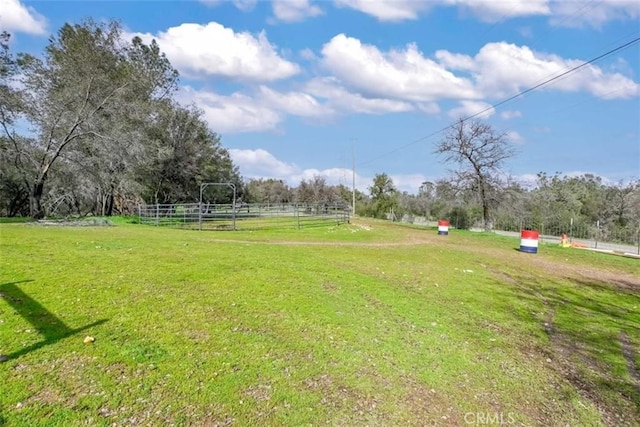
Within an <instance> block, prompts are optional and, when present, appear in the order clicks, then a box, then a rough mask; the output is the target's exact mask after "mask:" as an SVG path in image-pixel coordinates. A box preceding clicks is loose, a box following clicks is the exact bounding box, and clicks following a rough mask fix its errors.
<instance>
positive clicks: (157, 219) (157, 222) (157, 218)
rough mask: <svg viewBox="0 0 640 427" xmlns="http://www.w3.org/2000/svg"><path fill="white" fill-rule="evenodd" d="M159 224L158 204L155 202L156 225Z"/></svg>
mask: <svg viewBox="0 0 640 427" xmlns="http://www.w3.org/2000/svg"><path fill="white" fill-rule="evenodd" d="M159 225H160V205H159V204H157V203H156V227H158V226H159Z"/></svg>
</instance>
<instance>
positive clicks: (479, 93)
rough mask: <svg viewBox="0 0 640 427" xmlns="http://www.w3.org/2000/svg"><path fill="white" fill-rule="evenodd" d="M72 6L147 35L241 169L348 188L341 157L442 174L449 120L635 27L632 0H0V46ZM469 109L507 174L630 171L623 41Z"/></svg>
mask: <svg viewBox="0 0 640 427" xmlns="http://www.w3.org/2000/svg"><path fill="white" fill-rule="evenodd" d="M87 17H92V18H93V19H95V20H105V19H117V20H120V21H121V22H122V24H123V25H124V27H125V28H126V29H127V31H128V34H129V35H134V34H137V35H140V36H141V37H143V39H145V40H147V41H150V40H151V39H153V38H155V39H156V40H157V41H158V43H159V45H160V47H161V48H162V49H163V51H164V52H165V53H166V54H167V56H168V57H169V59H170V60H171V62H172V64H173V65H174V67H176V68H177V69H178V70H179V71H180V74H181V87H180V90H179V93H178V98H179V99H180V100H181V102H184V103H194V104H196V105H197V106H198V107H200V108H201V109H202V110H203V111H204V113H205V118H206V120H207V121H208V123H209V126H210V127H211V129H212V130H214V131H216V132H218V133H219V134H220V135H221V138H222V144H223V146H225V147H226V148H228V149H229V150H230V152H231V154H232V157H233V159H234V161H235V163H236V164H237V165H238V166H239V167H240V171H241V173H242V175H243V176H244V177H245V178H252V177H264V178H277V179H283V180H285V181H286V182H288V183H289V184H291V185H294V186H295V185H297V184H298V183H299V182H300V180H301V179H310V178H312V177H313V176H315V175H320V176H324V177H325V178H326V179H327V181H328V182H330V183H334V184H340V183H341V184H345V185H348V186H350V185H351V180H352V170H351V169H352V163H353V159H354V157H355V169H356V176H357V179H356V185H357V187H358V188H359V189H361V190H364V191H366V189H367V187H368V186H369V185H370V184H371V181H372V178H373V176H374V175H375V174H377V173H382V172H384V173H387V174H388V175H390V176H391V177H392V178H393V180H394V182H395V184H396V185H397V187H399V188H400V189H401V190H403V191H408V192H411V193H415V192H417V189H418V187H419V186H420V183H421V182H423V181H426V180H435V179H438V178H442V177H445V176H446V175H447V170H448V168H449V166H447V165H444V164H442V159H441V158H439V157H438V156H436V155H435V154H433V150H434V146H435V144H436V143H437V141H438V139H439V138H440V137H441V136H442V134H438V133H437V131H439V130H441V129H443V128H446V127H447V126H448V125H449V124H451V123H452V122H453V121H455V119H456V118H458V117H460V116H468V115H471V114H474V113H477V112H478V111H481V110H484V109H486V108H488V107H491V106H492V105H494V104H496V103H498V102H500V101H502V100H503V99H506V98H508V97H510V96H512V95H514V94H517V93H519V92H521V91H523V90H526V89H528V88H530V87H532V86H534V85H536V84H538V83H540V82H542V81H544V80H546V79H548V78H551V77H553V76H555V75H558V74H560V73H562V72H564V71H566V70H568V69H570V68H572V67H575V66H576V65H579V64H581V63H583V62H585V61H588V60H591V59H592V58H595V57H598V56H600V55H601V54H604V53H606V52H608V51H610V50H612V49H614V48H616V47H618V46H620V45H623V44H625V43H627V42H630V41H632V40H634V39H636V38H638V37H640V3H638V1H637V0H615V1H614V0H609V1H606V0H605V1H602V0H600V1H598V0H592V1H556V0H504V1H493V0H430V1H414V0H324V1H314V0H280V1H272V2H268V1H255V0H203V1H52V0H49V1H21V0H0V30H8V31H9V32H10V33H12V35H13V42H12V43H13V44H12V49H13V50H14V51H27V52H31V53H39V52H42V49H43V47H44V46H45V45H46V43H47V41H48V37H49V35H51V34H53V33H55V32H56V31H57V30H58V29H59V28H60V27H61V26H62V25H63V24H64V23H65V22H72V23H75V22H79V21H81V20H82V19H83V18H87ZM483 120H486V121H488V122H489V123H490V124H491V125H492V126H494V127H495V128H496V129H497V130H499V131H501V132H506V133H507V135H508V137H509V140H510V143H511V144H513V145H514V146H515V147H516V150H517V153H518V154H517V155H516V157H514V158H513V159H511V160H510V161H509V162H508V163H507V165H506V167H505V170H504V172H505V174H506V173H508V174H511V175H513V176H515V177H516V178H518V179H520V180H522V181H523V182H530V181H531V180H532V178H533V177H534V176H535V174H536V173H537V172H540V171H543V172H547V173H549V174H553V173H555V172H562V173H564V174H577V173H593V174H597V175H600V176H602V177H603V178H605V179H607V180H609V181H612V182H615V181H618V180H625V181H628V180H630V179H633V178H639V177H640V43H635V44H632V45H631V46H630V47H628V48H626V49H624V50H621V51H619V52H616V53H615V54H612V55H610V56H607V57H606V58H604V59H602V60H599V61H597V62H595V63H593V64H591V65H589V66H586V67H583V68H582V69H581V70H580V71H578V72H575V73H572V74H570V75H569V76H567V77H565V78H562V79H558V80H557V81H555V82H553V84H550V85H548V86H545V87H544V88H541V89H539V90H536V91H533V92H531V93H529V94H527V95H525V96H522V97H519V98H517V99H515V100H513V101H510V102H508V103H505V104H504V105H501V106H499V107H497V108H495V109H491V108H490V109H489V110H488V111H487V112H486V113H485V114H484V115H483ZM434 133H435V135H434ZM430 135H432V136H430ZM354 154H355V156H354Z"/></svg>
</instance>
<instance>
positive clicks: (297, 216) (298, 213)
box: [295, 203, 300, 228]
mask: <svg viewBox="0 0 640 427" xmlns="http://www.w3.org/2000/svg"><path fill="white" fill-rule="evenodd" d="M295 206H296V220H297V221H298V228H300V209H299V207H298V204H297V203H296V205H295Z"/></svg>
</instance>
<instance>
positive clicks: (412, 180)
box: [369, 173, 428, 194]
mask: <svg viewBox="0 0 640 427" xmlns="http://www.w3.org/2000/svg"><path fill="white" fill-rule="evenodd" d="M389 177H390V178H391V179H392V180H393V184H394V185H395V186H396V188H397V189H398V190H399V191H406V192H408V193H411V194H416V193H417V192H418V189H419V188H420V186H421V185H422V183H423V182H425V181H428V178H427V177H426V176H424V175H422V174H417V173H414V174H407V175H403V174H393V175H389ZM372 181H373V180H372ZM369 185H371V184H369Z"/></svg>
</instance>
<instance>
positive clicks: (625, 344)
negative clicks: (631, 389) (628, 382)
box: [618, 331, 640, 397]
mask: <svg viewBox="0 0 640 427" xmlns="http://www.w3.org/2000/svg"><path fill="white" fill-rule="evenodd" d="M618 340H619V341H620V347H621V348H622V356H624V358H625V360H626V361H627V370H628V371H629V376H630V377H631V379H632V381H633V383H634V385H635V388H636V392H637V393H638V396H639V397H640V369H639V368H638V366H637V365H636V358H635V352H634V350H633V347H632V346H631V343H630V342H629V336H628V335H627V333H626V332H624V331H622V332H620V335H618Z"/></svg>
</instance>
